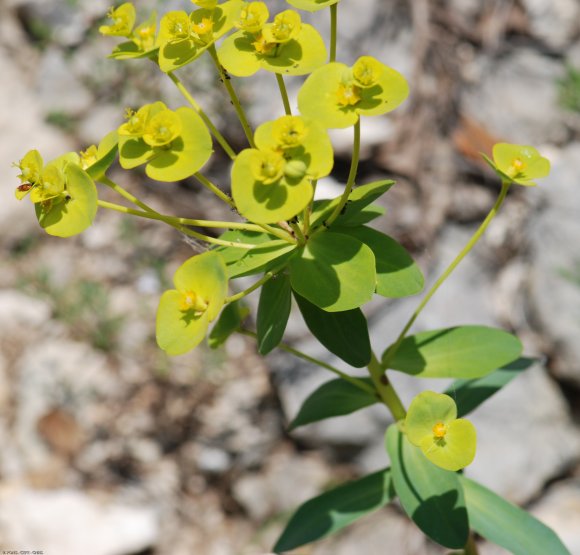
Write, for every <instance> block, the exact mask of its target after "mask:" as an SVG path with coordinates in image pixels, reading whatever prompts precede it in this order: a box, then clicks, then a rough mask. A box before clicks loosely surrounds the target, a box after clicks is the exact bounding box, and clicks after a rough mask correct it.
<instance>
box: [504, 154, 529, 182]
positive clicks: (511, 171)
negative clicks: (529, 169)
mask: <svg viewBox="0 0 580 555" xmlns="http://www.w3.org/2000/svg"><path fill="white" fill-rule="evenodd" d="M525 169H526V164H525V162H523V161H522V160H521V159H520V158H514V159H513V160H512V163H511V165H510V167H509V168H508V170H507V171H506V173H507V175H508V176H509V177H517V176H518V175H521V174H522V173H523V172H524V170H525Z"/></svg>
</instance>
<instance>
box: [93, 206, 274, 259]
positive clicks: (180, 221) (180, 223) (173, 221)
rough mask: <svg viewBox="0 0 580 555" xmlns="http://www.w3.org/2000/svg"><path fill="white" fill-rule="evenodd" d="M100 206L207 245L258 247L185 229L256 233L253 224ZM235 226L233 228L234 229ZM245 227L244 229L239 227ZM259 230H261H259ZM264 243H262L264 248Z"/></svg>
mask: <svg viewBox="0 0 580 555" xmlns="http://www.w3.org/2000/svg"><path fill="white" fill-rule="evenodd" d="M98 205H99V206H100V207H101V208H107V209H108V210H115V211H116V212H121V213H122V214H130V215H131V216H138V217H140V218H146V219H148V220H157V221H161V222H165V223H166V224H168V225H170V226H171V227H174V228H175V229H178V230H179V231H181V232H182V233H185V234H186V235H189V236H190V237H195V238H196V239H199V240H201V241H205V242H206V243H211V244H212V245H220V246H223V247H236V248H240V249H248V250H249V249H254V248H256V245H252V244H250V243H237V242H235V241H224V240H223V239H216V238H215V237H209V236H208V235H204V234H203V233H198V232H197V231H193V230H191V229H188V228H187V227H185V226H186V225H195V226H202V227H226V228H229V229H245V230H248V231H256V228H255V227H254V226H252V225H251V224H238V223H236V222H214V221H209V220H190V219H188V218H174V217H172V216H164V215H163V214H158V213H157V212H144V211H143V212H142V211H141V210H134V209H133V208H127V207H126V206H121V205H120V204H114V203H112V202H107V201H105V200H99V201H98ZM232 226H233V227H232ZM239 226H243V227H239ZM258 230H259V228H258ZM263 245H264V243H262V245H260V246H263Z"/></svg>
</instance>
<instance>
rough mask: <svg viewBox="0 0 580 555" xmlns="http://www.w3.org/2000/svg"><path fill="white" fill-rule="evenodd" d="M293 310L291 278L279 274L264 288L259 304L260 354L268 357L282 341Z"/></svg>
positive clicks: (258, 330) (257, 328)
mask: <svg viewBox="0 0 580 555" xmlns="http://www.w3.org/2000/svg"><path fill="white" fill-rule="evenodd" d="M291 308H292V295H291V289H290V278H289V277H288V276H287V275H286V274H278V275H277V276H275V277H274V278H272V279H271V280H269V281H267V282H266V283H265V284H264V285H263V286H262V291H261V293H260V303H259V304H258V319H257V322H256V331H257V332H258V352H259V353H260V354H261V355H267V354H268V353H269V352H270V351H271V350H272V349H274V348H275V347H277V346H278V344H279V343H280V341H282V336H283V335H284V331H285V330H286V324H287V323H288V318H289V317H290V309H291Z"/></svg>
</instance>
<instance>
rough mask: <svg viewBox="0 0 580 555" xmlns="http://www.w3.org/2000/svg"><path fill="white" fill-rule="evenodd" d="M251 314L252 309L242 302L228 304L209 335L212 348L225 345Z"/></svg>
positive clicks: (209, 343)
mask: <svg viewBox="0 0 580 555" xmlns="http://www.w3.org/2000/svg"><path fill="white" fill-rule="evenodd" d="M249 314H250V309H249V308H248V307H247V306H245V305H244V304H242V303H241V302H240V301H234V302H233V303H229V304H227V305H226V307H225V308H224V309H223V310H222V312H221V314H220V316H219V318H218V319H217V321H216V323H215V325H214V327H213V328H212V330H211V332H210V334H209V337H208V345H209V346H210V348H212V349H217V348H218V347H220V346H221V345H223V344H224V343H225V342H226V341H227V339H228V338H229V337H230V335H232V334H233V333H235V332H236V331H237V330H239V329H240V327H241V325H242V322H243V321H244V320H245V318H246V317H247V316H248V315H249Z"/></svg>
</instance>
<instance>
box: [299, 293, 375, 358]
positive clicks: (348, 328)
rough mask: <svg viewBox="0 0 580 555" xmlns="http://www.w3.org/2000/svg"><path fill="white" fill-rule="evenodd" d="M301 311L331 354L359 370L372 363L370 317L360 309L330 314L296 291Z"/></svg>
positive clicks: (309, 326)
mask: <svg viewBox="0 0 580 555" xmlns="http://www.w3.org/2000/svg"><path fill="white" fill-rule="evenodd" d="M294 296H295V298H296V302H297V303H298V308H299V309H300V312H301V313H302V317H303V318H304V322H306V325H307V326H308V329H309V330H310V331H311V333H312V335H314V337H316V339H318V341H320V343H322V345H324V346H325V347H326V348H327V349H328V350H329V351H330V352H331V353H333V354H335V355H336V356H338V357H340V358H341V359H342V360H344V361H345V362H346V363H347V364H350V365H351V366H354V367H355V368H362V367H363V366H366V365H367V364H368V363H369V361H370V360H371V342H370V339H369V330H368V326H367V321H366V318H365V317H364V314H363V313H362V311H361V310H360V309H359V308H353V309H352V310H346V311H342V312H327V311H326V310H322V309H321V308H318V307H317V306H316V305H315V304H312V303H311V302H310V301H308V300H306V299H305V298H304V297H301V296H300V295H298V294H297V293H296V292H294Z"/></svg>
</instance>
